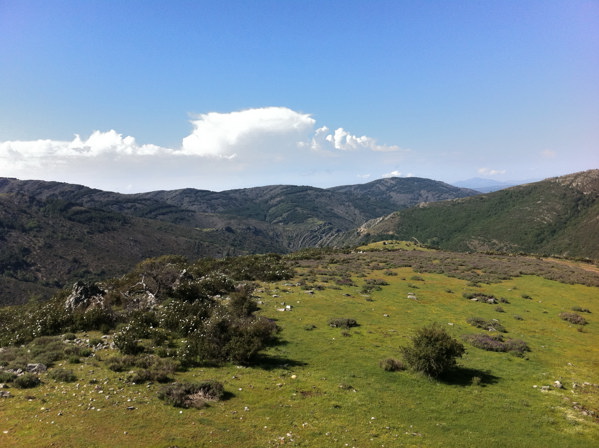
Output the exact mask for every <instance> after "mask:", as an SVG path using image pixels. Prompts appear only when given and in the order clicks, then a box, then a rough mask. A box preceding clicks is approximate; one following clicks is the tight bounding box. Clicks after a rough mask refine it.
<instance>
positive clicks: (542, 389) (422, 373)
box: [0, 241, 599, 448]
mask: <svg viewBox="0 0 599 448" xmlns="http://www.w3.org/2000/svg"><path fill="white" fill-rule="evenodd" d="M420 249H422V248H421V247H420V246H419V245H417V244H414V243H400V242H391V241H389V242H386V244H382V243H381V242H379V243H377V244H374V245H372V246H367V247H362V248H359V249H356V250H334V249H322V250H320V249H309V250H304V251H301V252H296V253H293V254H290V255H288V256H280V255H261V256H246V257H238V258H231V257H230V258H227V259H219V260H214V259H201V260H198V261H196V262H192V263H190V262H188V261H187V260H185V259H183V258H181V257H174V256H167V257H159V258H153V259H148V260H146V261H144V262H142V263H140V264H139V265H138V266H137V267H136V268H135V269H133V270H132V271H131V272H129V273H128V274H126V275H124V276H121V277H118V278H114V279H111V280H107V281H104V282H100V283H83V282H79V283H77V284H75V285H74V286H73V287H71V288H67V289H65V290H64V291H63V292H61V293H60V294H57V295H56V296H55V297H54V298H52V299H51V300H50V301H47V302H41V303H35V302H32V303H29V304H26V305H22V306H13V307H5V308H2V309H0V341H1V342H0V345H1V346H2V348H1V349H0V366H1V367H0V382H2V384H4V385H5V387H6V388H2V389H0V445H1V446H3V447H21V446H28V447H45V446H52V445H54V446H61V447H78V446H83V445H85V446H91V447H136V446H139V447H142V446H143V447H167V446H178V447H195V446H223V447H224V446H227V447H248V446H251V447H268V446H280V445H287V446H361V447H380V446H419V447H448V446H451V447H458V446H474V445H484V446H489V447H521V446H528V447H547V446H568V447H585V448H586V447H588V446H593V445H594V444H596V442H597V440H599V426H598V425H599V369H598V368H597V360H598V359H599V327H598V326H597V322H596V321H595V318H594V317H593V316H594V315H595V314H596V312H597V310H596V308H597V297H599V275H598V274H597V272H596V271H595V270H593V269H589V268H590V267H592V265H589V264H588V263H582V264H579V263H574V262H569V261H567V260H557V261H556V260H545V259H541V258H535V257H528V256H503V255H497V254H490V255H482V254H463V253H461V254H458V253H451V252H442V251H435V250H430V249H427V250H420ZM383 279H384V280H383ZM524 296H526V298H525V297H524ZM491 299H492V300H491ZM490 301H493V302H494V303H495V304H491V302H490ZM498 305H500V306H501V309H502V312H498V311H497V306H498ZM575 308H576V309H575ZM572 314H574V315H576V316H579V317H582V316H581V314H584V321H585V324H584V325H583V324H582V323H581V321H580V320H578V319H574V318H568V319H565V318H564V316H565V317H568V316H570V315H572ZM498 317H500V318H501V319H500V321H499V319H498Z"/></svg>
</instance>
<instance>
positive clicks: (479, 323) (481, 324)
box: [466, 317, 507, 333]
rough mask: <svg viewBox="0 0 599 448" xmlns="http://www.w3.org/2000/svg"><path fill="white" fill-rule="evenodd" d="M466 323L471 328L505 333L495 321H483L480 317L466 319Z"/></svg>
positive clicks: (502, 327)
mask: <svg viewBox="0 0 599 448" xmlns="http://www.w3.org/2000/svg"><path fill="white" fill-rule="evenodd" d="M466 322H468V323H469V324H470V325H472V326H473V327H476V328H481V329H483V330H487V331H499V332H500V333H507V330H506V329H505V327H504V326H503V325H501V324H500V323H499V321H498V320H497V319H491V320H485V319H483V318H482V317H469V318H468V319H466Z"/></svg>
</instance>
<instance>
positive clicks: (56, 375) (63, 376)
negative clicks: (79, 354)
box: [48, 369, 77, 383]
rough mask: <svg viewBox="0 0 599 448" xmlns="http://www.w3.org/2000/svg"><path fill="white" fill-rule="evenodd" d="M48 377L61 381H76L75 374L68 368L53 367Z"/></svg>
mask: <svg viewBox="0 0 599 448" xmlns="http://www.w3.org/2000/svg"><path fill="white" fill-rule="evenodd" d="M48 377H49V378H51V379H53V380H55V381H61V382H63V383H73V382H75V381H77V375H75V373H74V372H73V371H72V370H68V369H53V370H51V371H50V373H48Z"/></svg>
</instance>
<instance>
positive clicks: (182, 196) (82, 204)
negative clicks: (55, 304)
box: [0, 178, 477, 304]
mask: <svg viewBox="0 0 599 448" xmlns="http://www.w3.org/2000/svg"><path fill="white" fill-rule="evenodd" d="M474 194H477V192H475V191H473V190H467V189H461V188H457V187H452V186H450V185H447V184H444V183H442V182H436V181H431V180H428V179H418V178H410V179H400V178H392V179H382V180H379V181H374V182H370V183H368V184H364V185H355V186H345V187H337V188H331V189H321V188H314V187H307V186H290V185H274V186H267V187H257V188H247V189H239V190H229V191H224V192H212V191H207V190H195V189H183V190H174V191H154V192H148V193H140V194H120V193H113V192H107V191H102V190H97V189H92V188H88V187H84V186H81V185H71V184H66V183H61V182H45V181H21V180H17V179H9V178H0V247H1V249H2V250H1V251H0V280H1V281H0V304H2V303H22V302H24V301H26V300H28V299H29V298H34V297H41V298H45V297H48V296H49V294H50V293H51V292H52V291H54V290H55V288H58V287H62V286H64V285H65V283H68V282H72V281H75V280H79V279H88V278H101V277H105V276H110V275H117V274H119V273H121V272H125V271H126V270H128V269H131V268H132V267H133V266H134V265H135V264H136V263H138V262H139V261H141V260H143V259H145V258H148V257H153V256H158V255H162V254H179V255H183V256H185V257H188V258H191V259H194V258H198V257H224V256H230V255H243V254H253V253H268V252H277V253H286V252H290V251H293V250H297V249H301V248H305V247H313V246H326V245H331V244H334V243H335V242H336V241H337V240H338V239H339V238H340V237H341V236H342V235H344V234H345V232H347V231H349V230H351V229H354V228H356V227H358V226H360V225H362V224H364V223H365V222H366V221H368V220H371V219H373V218H375V217H378V216H381V215H386V214H389V213H391V212H393V211H395V210H399V209H402V208H407V207H412V206H414V205H416V204H418V203H420V202H422V201H439V200H445V199H454V198H459V197H466V196H471V195H474Z"/></svg>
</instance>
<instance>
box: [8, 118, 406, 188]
mask: <svg viewBox="0 0 599 448" xmlns="http://www.w3.org/2000/svg"><path fill="white" fill-rule="evenodd" d="M191 124H192V126H193V129H192V132H191V133H190V135H188V136H186V137H184V138H183V139H182V140H181V145H180V147H177V148H165V147H160V146H157V145H152V144H139V143H137V141H136V140H135V138H134V137H132V136H126V135H123V134H120V133H118V132H116V131H114V130H110V131H106V132H102V131H94V132H93V133H92V134H91V135H90V136H89V137H88V138H82V137H80V136H79V135H75V136H74V138H73V139H72V140H66V141H59V140H32V141H5V142H0V176H7V177H19V178H25V179H45V180H60V181H64V182H73V183H82V184H84V185H90V186H94V187H98V188H103V189H108V190H117V191H149V190H154V189H172V188H183V187H196V188H207V189H213V190H215V189H229V188H240V187H247V186H256V185H268V184H276V183H286V184H308V185H319V186H323V185H327V184H328V185H329V186H332V185H335V184H336V181H335V180H334V177H335V176H337V178H342V177H343V178H344V179H350V178H356V176H359V174H360V173H364V170H365V168H366V167H368V168H367V169H369V170H370V169H377V165H380V166H389V165H396V164H397V162H398V160H399V159H400V158H401V157H402V153H403V152H402V151H399V147H397V146H387V145H380V144H378V143H377V142H376V140H375V139H373V138H371V137H367V136H361V137H358V136H356V135H353V134H351V133H350V132H348V131H346V130H345V129H343V128H338V129H336V130H330V129H329V128H328V127H326V126H320V127H318V128H316V120H315V119H314V118H312V117H311V116H310V115H309V114H305V113H300V112H296V111H293V110H291V109H288V108H284V107H267V108H260V109H248V110H242V111H236V112H231V113H217V112H211V113H206V114H202V115H199V116H198V117H196V118H194V119H193V120H192V121H191ZM378 169H381V167H378ZM382 169H384V168H382Z"/></svg>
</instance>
